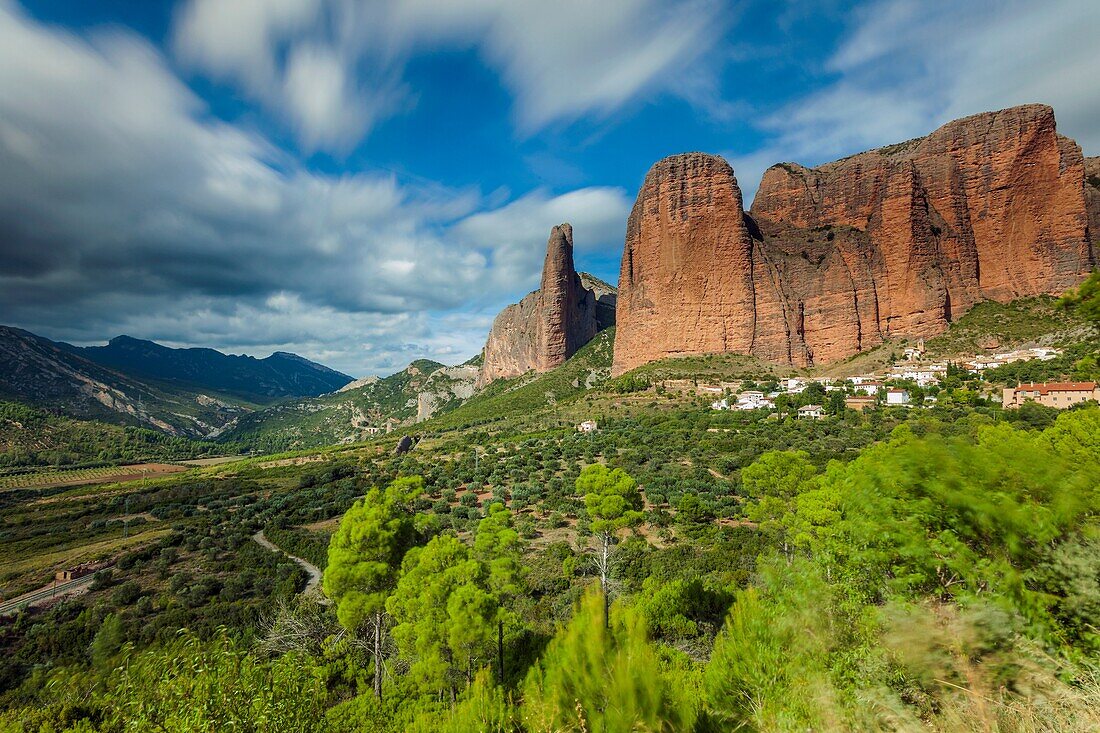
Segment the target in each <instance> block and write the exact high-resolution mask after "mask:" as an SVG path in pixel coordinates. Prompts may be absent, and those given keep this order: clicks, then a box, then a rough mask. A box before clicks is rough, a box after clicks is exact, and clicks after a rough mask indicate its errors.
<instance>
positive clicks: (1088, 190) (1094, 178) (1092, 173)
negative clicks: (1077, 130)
mask: <svg viewBox="0 0 1100 733" xmlns="http://www.w3.org/2000/svg"><path fill="white" fill-rule="evenodd" d="M1085 205H1086V206H1087V207H1088V211H1089V237H1090V238H1091V239H1092V244H1093V252H1094V253H1096V251H1097V250H1096V243H1097V242H1100V157H1096V158H1085Z"/></svg>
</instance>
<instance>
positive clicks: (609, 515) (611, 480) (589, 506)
mask: <svg viewBox="0 0 1100 733" xmlns="http://www.w3.org/2000/svg"><path fill="white" fill-rule="evenodd" d="M576 486H577V492H578V493H580V494H583V495H584V507H585V509H586V510H587V511H588V516H589V517H590V518H591V519H592V531H593V532H596V533H614V532H615V531H617V530H620V529H623V528H626V527H631V526H634V525H636V524H638V523H639V522H640V521H642V518H643V517H644V516H645V515H644V514H643V512H642V506H643V503H642V494H641V492H640V491H638V484H637V482H635V481H634V479H632V478H631V477H630V476H629V475H627V473H626V471H624V470H623V469H621V468H616V469H608V468H607V466H604V465H603V464H599V463H597V464H593V465H591V466H586V467H585V469H584V470H583V471H581V473H580V475H579V476H578V477H577V481H576Z"/></svg>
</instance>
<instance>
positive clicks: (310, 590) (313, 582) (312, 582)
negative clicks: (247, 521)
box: [252, 529, 329, 605]
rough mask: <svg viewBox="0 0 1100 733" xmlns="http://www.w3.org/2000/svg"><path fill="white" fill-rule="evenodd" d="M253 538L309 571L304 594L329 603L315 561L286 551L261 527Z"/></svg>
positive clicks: (319, 570) (326, 603)
mask: <svg viewBox="0 0 1100 733" xmlns="http://www.w3.org/2000/svg"><path fill="white" fill-rule="evenodd" d="M252 539H254V540H256V542H258V543H259V544H260V546H261V547H266V548H267V549H269V550H271V551H272V552H277V553H279V554H280V555H286V556H287V557H289V558H290V559H291V560H293V561H294V562H296V563H298V565H299V566H301V568H302V569H303V570H305V571H306V572H307V573H309V582H308V583H306V587H305V590H303V591H302V594H303V595H313V596H316V597H317V600H318V601H320V602H321V603H324V604H325V605H328V603H329V600H328V599H327V598H325V597H324V595H323V594H322V593H321V569H320V568H319V567H317V566H316V565H314V564H313V563H310V562H307V561H305V560H303V559H302V558H300V557H294V555H291V554H290V553H289V552H286V551H284V550H283V549H281V548H280V547H278V546H277V545H275V544H274V543H272V542H271V540H269V539H268V538H267V537H264V531H263V530H262V529H261V530H260V531H259V532H257V533H256V534H254V535H252Z"/></svg>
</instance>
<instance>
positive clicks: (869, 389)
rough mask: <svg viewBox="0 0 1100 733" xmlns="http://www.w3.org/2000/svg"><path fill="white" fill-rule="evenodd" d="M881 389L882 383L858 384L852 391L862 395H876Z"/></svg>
mask: <svg viewBox="0 0 1100 733" xmlns="http://www.w3.org/2000/svg"><path fill="white" fill-rule="evenodd" d="M882 387H883V384H882V382H859V383H858V384H856V385H855V387H854V390H855V391H856V392H860V393H863V394H869V395H876V394H878V391H879V389H881V388H882Z"/></svg>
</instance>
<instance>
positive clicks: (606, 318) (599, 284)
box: [580, 272, 619, 331]
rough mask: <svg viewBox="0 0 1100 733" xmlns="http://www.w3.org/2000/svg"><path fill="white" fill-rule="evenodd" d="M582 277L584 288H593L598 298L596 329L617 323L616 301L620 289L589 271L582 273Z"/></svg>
mask: <svg viewBox="0 0 1100 733" xmlns="http://www.w3.org/2000/svg"><path fill="white" fill-rule="evenodd" d="M580 277H581V285H582V286H583V287H584V289H585V290H591V291H592V295H594V296H595V298H596V330H597V331H602V330H604V329H605V328H611V327H612V326H614V325H615V303H616V301H617V299H618V295H619V291H618V290H617V289H616V288H615V287H614V286H613V285H609V284H607V283H605V282H604V281H603V280H601V279H599V278H598V277H596V276H595V275H590V274H589V273H587V272H582V273H580Z"/></svg>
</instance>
